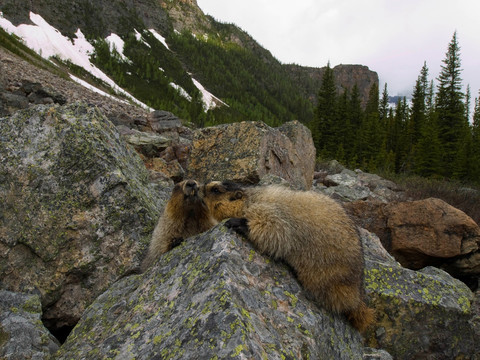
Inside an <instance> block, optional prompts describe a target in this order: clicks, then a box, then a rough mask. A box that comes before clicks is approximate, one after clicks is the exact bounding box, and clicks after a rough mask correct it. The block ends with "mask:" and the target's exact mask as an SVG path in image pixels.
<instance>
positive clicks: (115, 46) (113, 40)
mask: <svg viewBox="0 0 480 360" xmlns="http://www.w3.org/2000/svg"><path fill="white" fill-rule="evenodd" d="M105 41H106V42H107V43H108V47H109V48H110V52H111V53H112V52H113V51H116V52H117V53H118V55H120V59H122V60H123V61H125V62H127V63H130V64H131V63H132V62H131V61H130V59H129V58H127V57H126V56H125V55H124V54H123V49H124V48H125V41H123V39H122V38H121V37H120V36H118V35H117V34H114V33H111V34H110V35H109V36H107V37H106V38H105Z"/></svg>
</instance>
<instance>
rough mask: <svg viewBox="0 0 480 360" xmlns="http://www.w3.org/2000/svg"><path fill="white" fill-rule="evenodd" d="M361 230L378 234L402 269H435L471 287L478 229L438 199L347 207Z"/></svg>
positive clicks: (478, 253)
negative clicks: (439, 269) (432, 267)
mask: <svg viewBox="0 0 480 360" xmlns="http://www.w3.org/2000/svg"><path fill="white" fill-rule="evenodd" d="M346 208H347V209H348V211H349V213H350V214H352V215H353V217H354V218H355V219H356V220H357V223H358V224H360V225H361V226H362V227H365V228H366V229H368V230H370V231H372V232H374V233H376V234H377V235H378V236H379V237H380V239H381V240H382V243H383V245H384V246H385V248H386V249H387V250H388V251H389V252H390V253H391V254H392V255H393V256H394V257H395V258H396V259H397V260H398V261H399V262H400V263H401V264H402V265H403V266H404V267H407V268H409V269H414V270H418V269H421V268H423V267H425V266H437V267H440V268H442V269H444V270H445V271H447V272H448V273H450V274H451V275H452V276H454V277H456V278H459V279H461V280H463V281H465V282H466V283H467V284H469V285H470V284H472V285H473V286H475V285H476V284H477V279H478V276H479V274H480V228H479V227H478V225H477V224H476V223H475V221H473V220H472V219H471V218H470V217H469V216H468V215H466V214H465V213H464V212H462V211H460V210H458V209H456V208H454V207H452V206H450V205H448V204H447V203H446V202H444V201H442V200H440V199H434V198H430V199H425V200H418V201H408V202H399V203H390V204H381V203H378V202H377V203H375V202H355V203H352V204H350V205H346Z"/></svg>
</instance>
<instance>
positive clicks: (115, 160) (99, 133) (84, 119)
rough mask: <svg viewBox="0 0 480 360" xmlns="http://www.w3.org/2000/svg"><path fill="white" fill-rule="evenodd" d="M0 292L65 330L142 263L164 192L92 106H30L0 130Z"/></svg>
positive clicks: (14, 116) (136, 156) (4, 124)
mask: <svg viewBox="0 0 480 360" xmlns="http://www.w3.org/2000/svg"><path fill="white" fill-rule="evenodd" d="M0 139H1V141H0V159H1V161H0V204H2V206H0V288H2V289H7V290H10V291H15V292H28V293H32V292H34V293H38V294H40V297H41V301H42V305H43V309H44V315H43V316H44V320H45V323H46V325H47V327H48V328H49V329H52V330H55V329H61V328H64V327H71V326H73V325H75V323H76V322H77V321H78V319H79V318H80V316H81V314H82V313H83V311H84V310H85V308H86V307H87V306H88V305H89V304H90V303H91V302H92V301H93V300H94V299H95V298H96V297H97V296H98V295H99V294H101V293H102V292H103V291H105V290H106V289H107V288H108V287H109V286H110V284H112V283H113V282H114V281H116V280H118V279H119V278H120V277H122V276H123V275H125V274H127V273H128V272H131V271H133V270H134V269H136V268H137V267H138V266H139V263H140V260H141V258H142V257H143V252H144V250H145V249H146V247H147V244H148V242H149V240H150V236H151V233H152V230H153V228H154V226H155V224H156V222H157V219H158V216H159V213H160V209H161V207H162V205H163V204H164V202H165V201H166V199H167V198H169V196H170V193H169V189H162V188H156V189H154V188H153V187H152V186H151V185H150V184H149V173H148V171H147V170H146V169H145V167H144V165H143V163H142V161H141V160H140V158H139V156H138V155H137V154H136V153H135V152H134V151H133V149H131V148H130V147H128V146H127V145H126V144H125V142H124V141H123V139H122V138H121V136H120V135H119V134H118V132H117V130H116V128H115V127H114V126H113V125H112V124H111V123H110V122H109V121H108V120H107V119H106V118H105V117H104V116H103V115H102V114H101V113H100V112H99V111H98V110H97V109H96V108H94V107H88V106H86V105H83V104H70V105H68V106H62V107H59V106H52V107H50V106H43V105H40V106H35V107H32V108H30V109H29V110H25V111H22V112H18V113H16V114H15V115H13V116H12V117H9V118H4V119H2V126H1V127H0Z"/></svg>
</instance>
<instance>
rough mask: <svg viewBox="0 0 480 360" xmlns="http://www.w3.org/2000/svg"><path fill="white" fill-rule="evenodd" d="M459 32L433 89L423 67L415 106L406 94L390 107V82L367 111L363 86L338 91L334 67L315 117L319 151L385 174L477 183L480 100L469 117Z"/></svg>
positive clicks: (373, 97) (374, 93)
mask: <svg viewBox="0 0 480 360" xmlns="http://www.w3.org/2000/svg"><path fill="white" fill-rule="evenodd" d="M459 50H460V47H459V45H458V41H457V36H456V33H455V34H454V35H453V38H452V40H451V42H450V44H449V46H448V51H447V53H446V57H445V59H444V60H443V65H442V68H441V72H440V75H439V77H438V79H437V80H438V82H439V83H438V85H437V87H436V92H435V89H434V85H433V81H431V82H429V81H428V67H427V65H426V64H424V66H423V67H422V69H421V72H420V75H419V77H418V80H417V81H416V84H415V87H414V91H413V98H412V104H411V106H410V105H408V104H407V101H406V99H405V98H403V99H400V100H399V101H398V103H397V104H396V107H395V108H394V109H391V108H389V107H388V90H387V86H386V85H385V88H384V90H383V93H382V98H381V99H380V98H379V89H378V86H377V85H376V84H374V85H373V86H372V88H371V90H370V96H369V100H368V103H367V106H366V109H365V110H362V108H361V107H360V102H359V99H358V92H357V91H356V89H353V90H352V91H351V92H348V91H347V90H345V91H344V92H343V94H340V95H338V94H337V93H336V91H335V86H334V84H335V79H334V76H333V71H332V70H331V69H330V66H329V65H328V66H327V70H326V72H325V75H324V77H323V79H322V86H321V89H320V91H319V95H318V105H317V107H316V109H315V116H314V119H313V121H312V122H311V123H310V128H311V130H312V134H313V136H314V141H315V145H316V147H317V150H318V154H319V156H320V157H321V158H323V159H333V158H335V159H337V160H338V161H340V162H343V163H345V164H347V165H348V166H349V167H360V168H363V169H365V170H367V171H371V172H382V173H386V174H410V175H420V176H423V177H427V178H434V179H454V180H459V181H468V182H477V183H478V181H479V179H480V130H479V129H480V103H479V99H475V111H474V114H473V122H472V123H470V121H469V120H470V113H469V107H470V105H469V103H470V91H469V89H468V88H467V91H466V93H463V92H462V79H461V78H460V73H461V61H460V52H459Z"/></svg>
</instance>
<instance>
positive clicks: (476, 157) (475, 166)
mask: <svg viewBox="0 0 480 360" xmlns="http://www.w3.org/2000/svg"><path fill="white" fill-rule="evenodd" d="M471 164H472V165H471V167H470V173H469V178H470V179H471V180H473V181H476V182H480V93H479V97H478V98H476V99H475V108H474V111H473V121H472V156H471Z"/></svg>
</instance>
